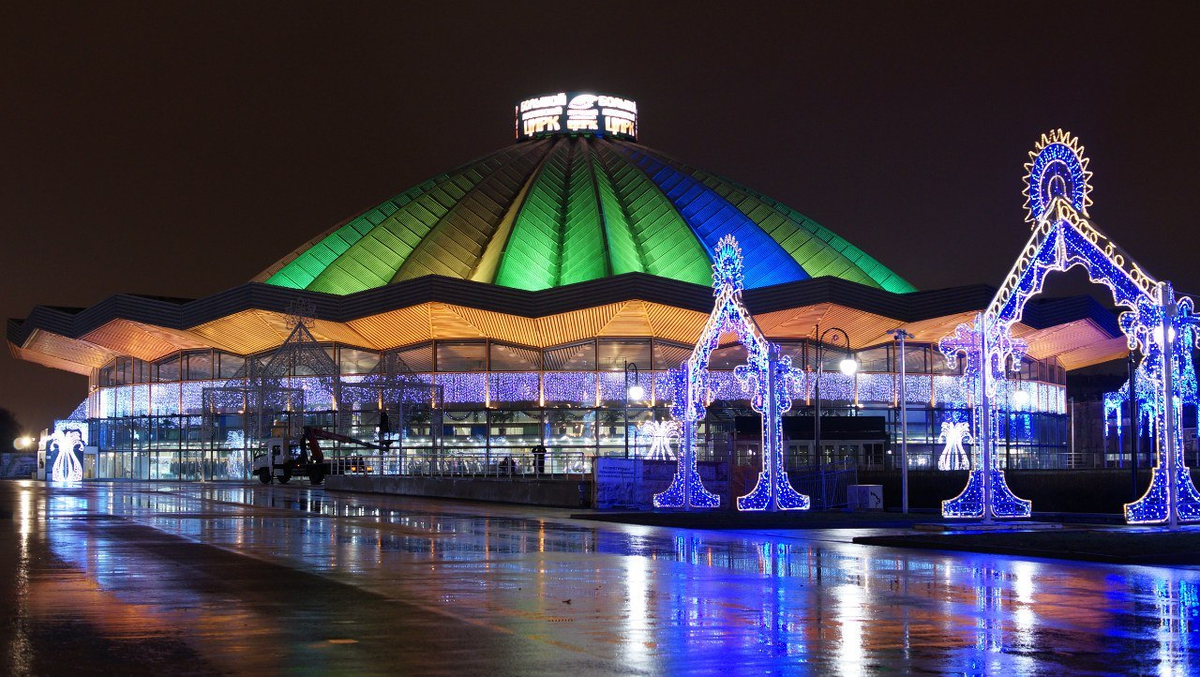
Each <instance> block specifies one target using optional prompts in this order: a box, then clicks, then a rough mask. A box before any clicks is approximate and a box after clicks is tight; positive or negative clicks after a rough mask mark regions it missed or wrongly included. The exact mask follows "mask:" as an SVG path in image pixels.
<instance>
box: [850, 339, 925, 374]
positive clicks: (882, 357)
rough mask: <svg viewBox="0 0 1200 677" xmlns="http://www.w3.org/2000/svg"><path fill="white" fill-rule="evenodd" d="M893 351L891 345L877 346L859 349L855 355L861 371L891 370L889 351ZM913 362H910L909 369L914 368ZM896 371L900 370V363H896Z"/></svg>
mask: <svg viewBox="0 0 1200 677" xmlns="http://www.w3.org/2000/svg"><path fill="white" fill-rule="evenodd" d="M889 352H891V346H886V345H885V346H879V347H877V348H868V349H866V350H860V351H858V354H857V355H855V357H856V358H857V359H858V370H859V371H891V368H890V367H891V365H890V364H889V363H888V357H889V355H888V353H889ZM912 366H913V365H912V363H911V362H910V363H909V364H908V369H909V371H911V370H912ZM896 371H900V365H899V364H897V365H896Z"/></svg>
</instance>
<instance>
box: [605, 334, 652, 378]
mask: <svg viewBox="0 0 1200 677" xmlns="http://www.w3.org/2000/svg"><path fill="white" fill-rule="evenodd" d="M626 362H629V363H632V364H636V365H637V366H638V367H639V368H641V369H649V368H650V341H649V340H648V339H641V340H623V341H611V340H609V341H606V340H603V339H602V340H600V341H597V343H596V368H597V369H600V370H603V371H622V370H623V369H625V363H626Z"/></svg>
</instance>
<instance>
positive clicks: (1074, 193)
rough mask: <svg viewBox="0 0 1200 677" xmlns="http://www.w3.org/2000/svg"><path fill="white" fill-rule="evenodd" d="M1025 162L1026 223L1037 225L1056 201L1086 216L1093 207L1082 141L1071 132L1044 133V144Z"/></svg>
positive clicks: (1038, 145) (1042, 140)
mask: <svg viewBox="0 0 1200 677" xmlns="http://www.w3.org/2000/svg"><path fill="white" fill-rule="evenodd" d="M1029 158H1030V162H1027V163H1025V171H1026V174H1025V191H1024V195H1025V197H1026V200H1025V211H1026V213H1025V220H1026V221H1028V222H1029V223H1031V224H1036V223H1038V222H1039V221H1041V220H1042V217H1044V216H1045V215H1046V213H1047V212H1048V211H1049V210H1050V205H1051V204H1052V203H1053V202H1054V200H1056V199H1060V198H1061V199H1063V200H1066V201H1067V202H1068V203H1070V205H1071V206H1072V207H1074V208H1075V211H1077V212H1079V213H1080V214H1082V215H1084V216H1087V215H1088V213H1087V208H1088V205H1090V204H1092V198H1091V197H1090V196H1089V193H1091V191H1092V187H1091V185H1089V184H1088V179H1090V178H1091V176H1092V173H1091V172H1089V171H1088V168H1087V166H1088V159H1087V158H1086V157H1084V155H1083V146H1081V145H1079V139H1077V138H1075V137H1074V136H1071V134H1070V133H1069V132H1064V131H1063V130H1061V129H1056V130H1054V131H1052V132H1050V133H1049V134H1043V135H1042V139H1041V141H1039V142H1038V143H1037V145H1036V146H1034V149H1033V150H1032V151H1030V152H1029Z"/></svg>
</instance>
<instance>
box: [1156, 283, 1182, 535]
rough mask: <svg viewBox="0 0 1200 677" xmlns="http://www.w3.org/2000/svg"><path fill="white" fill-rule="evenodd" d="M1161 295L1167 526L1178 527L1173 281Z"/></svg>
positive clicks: (1160, 286) (1160, 289)
mask: <svg viewBox="0 0 1200 677" xmlns="http://www.w3.org/2000/svg"><path fill="white" fill-rule="evenodd" d="M1158 289H1159V292H1158V293H1159V298H1161V299H1162V322H1161V324H1159V329H1158V331H1160V332H1161V333H1162V373H1163V378H1162V382H1163V397H1162V399H1163V407H1162V410H1163V413H1162V418H1163V425H1162V431H1163V434H1164V436H1165V437H1166V440H1165V442H1166V444H1165V448H1166V451H1167V526H1168V528H1170V529H1178V528H1179V486H1178V483H1177V482H1176V476H1177V475H1178V474H1179V469H1178V462H1177V461H1178V459H1176V457H1175V428H1176V421H1175V365H1174V364H1173V363H1172V360H1171V358H1172V357H1173V351H1174V349H1175V346H1174V344H1175V341H1174V338H1175V337H1174V334H1175V328H1174V325H1175V321H1174V320H1175V290H1173V289H1171V283H1170V282H1162V283H1160V284H1159V287H1158Z"/></svg>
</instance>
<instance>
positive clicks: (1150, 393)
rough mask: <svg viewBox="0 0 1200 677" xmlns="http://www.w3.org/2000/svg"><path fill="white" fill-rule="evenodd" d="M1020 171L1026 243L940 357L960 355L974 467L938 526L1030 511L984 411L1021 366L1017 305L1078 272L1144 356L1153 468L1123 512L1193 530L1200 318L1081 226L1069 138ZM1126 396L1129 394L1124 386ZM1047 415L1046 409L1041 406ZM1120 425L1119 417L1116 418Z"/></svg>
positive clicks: (1081, 198) (1052, 138)
mask: <svg viewBox="0 0 1200 677" xmlns="http://www.w3.org/2000/svg"><path fill="white" fill-rule="evenodd" d="M1031 155H1032V158H1033V160H1032V162H1031V163H1029V164H1028V165H1026V168H1027V169H1028V171H1029V173H1028V175H1027V176H1026V184H1027V185H1026V189H1025V194H1026V196H1027V197H1028V198H1029V199H1028V202H1027V203H1026V207H1027V208H1028V210H1029V215H1028V220H1030V221H1031V222H1032V223H1033V233H1032V234H1031V235H1030V238H1029V242H1028V243H1027V244H1026V246H1025V248H1024V249H1023V250H1022V252H1021V255H1020V257H1018V259H1017V262H1016V263H1015V264H1014V265H1013V268H1012V271H1011V272H1010V273H1009V275H1008V278H1007V279H1006V280H1005V282H1004V284H1003V285H1002V286H1001V287H1000V289H999V290H998V291H997V292H996V295H995V297H994V298H993V299H992V301H991V303H990V304H989V305H988V308H987V310H985V311H984V312H983V313H981V314H980V315H978V316H976V318H975V320H974V322H972V323H970V324H962V325H959V326H958V328H957V329H956V331H955V334H953V335H952V336H948V337H946V338H944V339H942V341H941V343H940V348H941V350H942V352H943V354H945V355H946V357H947V360H948V361H949V362H950V363H951V366H954V364H955V363H956V361H957V357H958V355H959V354H960V353H961V354H965V355H966V359H967V364H966V367H965V378H966V379H967V380H970V381H972V382H973V387H972V388H971V390H970V394H971V396H972V399H973V402H974V411H973V424H974V429H975V438H976V442H977V444H976V457H977V458H978V459H979V460H980V463H979V464H977V465H974V466H973V469H972V471H971V474H970V478H969V480H968V482H967V487H966V488H965V489H964V490H963V492H962V493H961V494H959V496H957V497H955V498H953V499H951V500H949V501H944V502H943V503H942V514H943V515H944V516H946V517H972V518H983V519H985V520H988V519H991V518H993V517H995V518H1001V517H1022V516H1027V515H1029V507H1030V506H1029V502H1028V501H1023V500H1022V499H1019V498H1017V497H1016V496H1014V495H1013V494H1012V492H1011V491H1009V489H1008V486H1007V483H1006V482H1005V479H1004V472H1003V470H1001V469H1000V468H999V467H998V466H997V464H996V458H995V454H994V453H993V445H994V441H995V439H996V429H997V428H996V423H997V419H996V411H995V409H994V408H993V406H992V401H993V399H994V398H995V396H996V394H997V392H999V387H1000V385H1001V384H1002V383H1003V382H1004V381H1005V379H1006V378H1007V374H1006V366H1007V365H1010V364H1019V362H1020V358H1021V357H1022V356H1023V354H1024V352H1025V346H1024V344H1023V343H1022V342H1020V341H1019V340H1017V339H1014V338H1013V336H1012V327H1013V325H1014V324H1016V323H1017V322H1019V321H1020V320H1021V318H1022V315H1023V313H1024V308H1025V304H1026V303H1027V302H1028V301H1029V299H1030V298H1032V297H1033V296H1036V295H1037V294H1039V293H1040V292H1041V290H1042V285H1043V283H1044V281H1045V279H1046V275H1047V274H1049V273H1050V272H1051V271H1065V270H1068V269H1070V268H1073V267H1074V266H1082V267H1083V268H1084V270H1085V271H1087V274H1088V278H1089V279H1090V280H1091V281H1092V282H1096V283H1099V284H1103V285H1104V286H1106V287H1107V288H1108V289H1109V291H1110V292H1111V293H1112V296H1113V302H1114V303H1115V304H1116V305H1119V306H1121V307H1123V308H1125V311H1124V312H1122V313H1121V315H1120V316H1119V318H1118V324H1119V325H1120V328H1121V331H1122V332H1123V333H1124V334H1125V336H1126V339H1127V340H1128V344H1129V347H1130V349H1133V348H1138V347H1140V348H1141V349H1142V354H1143V356H1144V357H1143V359H1142V362H1141V364H1140V365H1139V366H1138V371H1137V376H1138V384H1139V387H1138V388H1137V392H1136V393H1134V395H1133V396H1134V399H1135V400H1136V401H1137V406H1136V409H1137V411H1138V412H1139V415H1142V414H1148V415H1149V416H1150V417H1151V418H1152V419H1153V430H1154V435H1155V452H1156V459H1157V460H1156V464H1155V467H1154V470H1153V472H1152V475H1151V482H1150V487H1149V488H1148V489H1147V490H1146V494H1145V495H1144V496H1143V497H1142V498H1140V499H1139V500H1137V501H1135V502H1133V503H1130V504H1127V505H1126V506H1125V519H1126V521H1127V522H1129V523H1131V524H1146V523H1161V522H1169V523H1170V524H1171V525H1172V526H1174V525H1175V524H1176V523H1177V522H1180V521H1182V522H1193V521H1200V492H1197V490H1196V488H1195V486H1194V485H1193V484H1192V480H1191V474H1190V472H1188V470H1187V466H1186V464H1185V463H1184V458H1183V439H1182V434H1181V427H1182V425H1181V424H1182V421H1181V412H1182V405H1183V404H1184V403H1188V402H1194V401H1196V390H1197V384H1196V374H1195V369H1194V367H1193V366H1192V361H1191V355H1190V350H1191V347H1192V346H1194V345H1200V344H1198V341H1200V331H1198V329H1200V319H1198V318H1197V317H1196V316H1195V314H1194V308H1193V305H1192V300H1191V299H1189V298H1183V299H1180V300H1179V301H1178V302H1176V300H1175V294H1174V291H1173V289H1172V287H1171V285H1170V283H1168V282H1158V281H1155V280H1154V279H1153V278H1151V277H1150V276H1149V275H1147V274H1146V273H1145V271H1144V270H1143V269H1142V268H1141V267H1139V266H1138V265H1137V264H1136V263H1135V262H1134V261H1133V259H1132V258H1131V257H1129V256H1128V255H1127V254H1126V253H1125V252H1124V251H1122V250H1121V249H1120V248H1119V247H1117V246H1116V243H1114V242H1113V241H1112V240H1110V239H1109V238H1108V237H1107V236H1105V235H1104V234H1103V233H1101V232H1100V231H1099V230H1098V229H1097V228H1096V226H1095V225H1094V224H1093V223H1092V222H1091V221H1089V220H1088V219H1087V218H1086V217H1087V207H1088V205H1090V204H1091V199H1090V197H1089V192H1090V190H1091V189H1090V186H1089V185H1088V179H1089V178H1090V176H1091V172H1089V171H1087V159H1086V158H1084V157H1083V148H1082V147H1081V146H1079V144H1078V141H1077V140H1076V139H1075V138H1074V137H1072V136H1071V135H1070V134H1067V133H1066V132H1063V131H1062V130H1055V131H1054V132H1051V133H1050V134H1046V135H1043V136H1042V139H1041V141H1040V142H1039V143H1038V144H1037V146H1036V147H1035V149H1034V151H1033V153H1032V154H1031ZM1123 390H1124V396H1123V397H1126V398H1127V397H1129V394H1128V384H1126V386H1125V387H1124V388H1123ZM1120 401H1122V395H1120V393H1117V394H1110V396H1109V397H1106V398H1105V411H1106V414H1107V413H1110V412H1112V411H1118V412H1119V409H1120ZM1043 406H1044V405H1043ZM1118 417H1119V413H1118Z"/></svg>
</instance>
